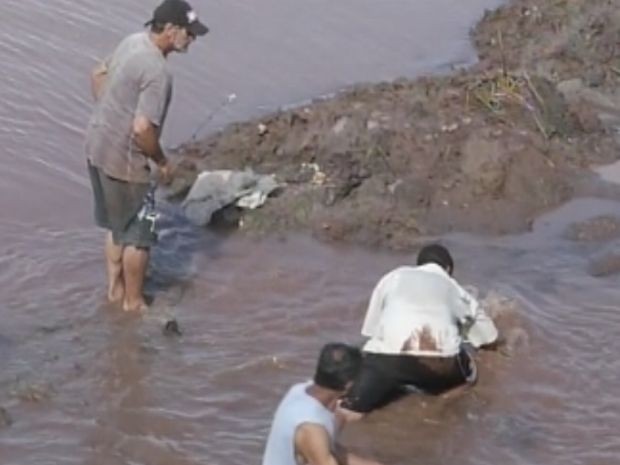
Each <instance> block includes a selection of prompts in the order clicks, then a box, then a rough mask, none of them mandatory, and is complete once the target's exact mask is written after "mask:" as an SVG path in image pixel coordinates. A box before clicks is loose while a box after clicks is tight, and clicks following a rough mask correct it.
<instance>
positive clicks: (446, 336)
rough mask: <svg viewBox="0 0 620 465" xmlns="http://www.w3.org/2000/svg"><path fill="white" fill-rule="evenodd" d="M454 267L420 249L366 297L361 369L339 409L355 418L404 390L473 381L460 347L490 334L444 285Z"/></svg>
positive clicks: (493, 332) (475, 310)
mask: <svg viewBox="0 0 620 465" xmlns="http://www.w3.org/2000/svg"><path fill="white" fill-rule="evenodd" d="M453 271H454V262H453V259H452V256H451V255H450V253H449V251H448V250H447V249H446V248H445V247H443V246H441V245H439V244H432V245H428V246H425V247H424V248H423V249H422V250H421V251H420V253H419V254H418V259H417V266H415V267H411V266H404V267H400V268H397V269H395V270H393V271H391V272H389V273H388V274H386V275H385V276H384V277H383V278H381V280H380V281H379V283H378V284H377V286H376V287H375V289H374V290H373V292H372V296H371V298H370V302H369V304H368V310H367V313H366V317H365V319H364V324H363V326H362V335H364V336H366V337H368V338H369V339H368V341H367V342H366V344H365V345H364V349H363V350H364V353H365V356H364V364H363V366H362V371H361V373H360V376H359V377H358V379H357V380H356V381H355V383H354V385H353V387H352V389H351V391H350V392H349V393H348V395H347V396H346V398H345V399H343V406H344V408H345V409H346V410H347V411H348V414H349V415H348V416H349V417H350V418H359V417H360V416H361V415H362V414H365V413H368V412H370V411H372V410H374V409H376V408H378V407H380V406H382V405H385V404H386V403H388V402H389V401H390V400H392V399H394V398H395V396H396V395H397V394H398V393H399V391H401V390H402V388H403V387H404V386H414V387H416V388H417V389H420V390H423V391H426V392H428V393H435V394H438V393H441V392H445V391H447V390H450V389H453V388H455V387H457V386H460V385H463V384H465V383H473V382H475V380H476V377H477V370H476V367H475V363H474V360H473V358H472V357H471V354H470V352H469V350H468V347H469V346H467V345H466V344H464V343H468V344H469V345H471V346H472V347H475V348H479V347H483V346H489V345H490V344H492V343H494V342H495V341H496V340H497V336H498V334H497V328H496V327H495V325H494V323H493V321H492V320H491V319H490V318H489V317H488V316H487V315H486V313H485V312H484V310H483V309H482V308H481V307H480V305H479V304H478V302H477V301H476V299H475V298H474V297H473V296H471V295H470V294H469V293H468V292H467V291H466V290H465V289H463V288H462V287H461V286H460V285H459V284H458V283H457V282H456V280H454V279H453V278H452V273H453Z"/></svg>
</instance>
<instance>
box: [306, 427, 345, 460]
mask: <svg viewBox="0 0 620 465" xmlns="http://www.w3.org/2000/svg"><path fill="white" fill-rule="evenodd" d="M295 452H296V453H297V454H299V455H301V456H302V458H303V459H304V460H305V461H306V463H308V465H342V464H340V463H338V460H337V459H336V457H334V455H333V454H332V451H331V447H330V441H329V435H328V434H327V431H326V430H325V428H324V427H322V426H320V425H316V424H312V423H304V424H303V425H301V426H299V427H298V428H297V431H296V432H295Z"/></svg>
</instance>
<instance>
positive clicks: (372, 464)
mask: <svg viewBox="0 0 620 465" xmlns="http://www.w3.org/2000/svg"><path fill="white" fill-rule="evenodd" d="M335 455H336V459H337V460H338V464H339V465H381V464H380V463H379V462H377V461H375V460H369V459H365V458H362V457H360V456H358V455H355V454H353V453H351V452H349V451H348V450H347V449H346V448H345V447H343V446H341V445H340V444H337V445H336V452H335Z"/></svg>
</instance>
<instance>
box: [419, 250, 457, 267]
mask: <svg viewBox="0 0 620 465" xmlns="http://www.w3.org/2000/svg"><path fill="white" fill-rule="evenodd" d="M427 263H435V264H437V265H439V266H441V267H442V268H443V269H444V270H446V271H447V272H448V273H450V274H452V271H454V261H453V260H452V255H450V252H448V249H446V248H445V247H444V246H443V245H441V244H430V245H427V246H424V247H423V248H422V250H420V253H418V266H420V265H426V264H427Z"/></svg>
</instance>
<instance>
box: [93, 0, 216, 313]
mask: <svg viewBox="0 0 620 465" xmlns="http://www.w3.org/2000/svg"><path fill="white" fill-rule="evenodd" d="M146 26H148V27H149V30H148V31H144V32H141V33H137V34H132V35H130V36H129V37H127V38H125V39H124V40H123V41H122V42H121V43H120V44H119V46H118V47H117V48H116V50H115V51H114V52H113V53H112V55H110V56H109V57H108V58H106V59H105V60H104V61H103V62H102V63H100V64H99V65H98V66H97V67H96V68H95V69H94V70H93V73H92V76H91V84H92V91H93V96H94V98H95V102H96V104H95V108H94V111H93V114H92V116H91V118H90V121H89V123H88V128H87V130H86V143H85V151H86V156H87V159H88V171H89V175H90V178H91V182H92V187H93V194H94V199H95V220H96V223H97V225H99V226H101V227H103V228H105V229H106V230H107V231H108V233H107V234H106V241H105V255H106V262H107V275H108V299H109V300H110V301H122V305H123V309H124V310H127V311H131V310H141V309H145V308H146V304H145V302H144V296H143V292H142V291H143V284H144V277H145V274H146V267H147V264H148V259H149V250H150V247H151V246H152V244H153V243H154V241H155V233H154V222H155V218H156V215H155V212H154V200H153V192H152V189H151V187H150V164H155V165H156V166H157V168H158V174H159V178H160V180H161V181H162V182H167V181H169V180H170V176H171V169H170V165H169V163H168V160H167V158H166V156H165V155H164V153H163V150H162V148H161V145H160V142H159V137H160V134H161V131H162V127H163V125H164V121H165V119H166V113H167V111H168V105H169V104H170V98H171V96H172V75H171V74H170V71H169V70H168V64H167V61H166V58H167V56H168V54H169V53H171V52H185V51H187V49H188V47H189V45H190V44H191V43H192V41H193V40H194V39H195V38H196V37H197V36H202V35H204V34H206V33H207V32H208V29H207V27H206V26H205V25H204V24H202V23H201V22H200V21H199V20H198V17H197V15H196V13H195V12H194V11H193V10H192V8H191V6H190V5H189V4H188V3H187V2H186V1H184V0H164V1H163V2H162V3H161V4H160V5H159V6H158V7H157V8H156V9H155V11H154V13H153V19H151V20H150V21H149V22H147V23H146Z"/></svg>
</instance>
